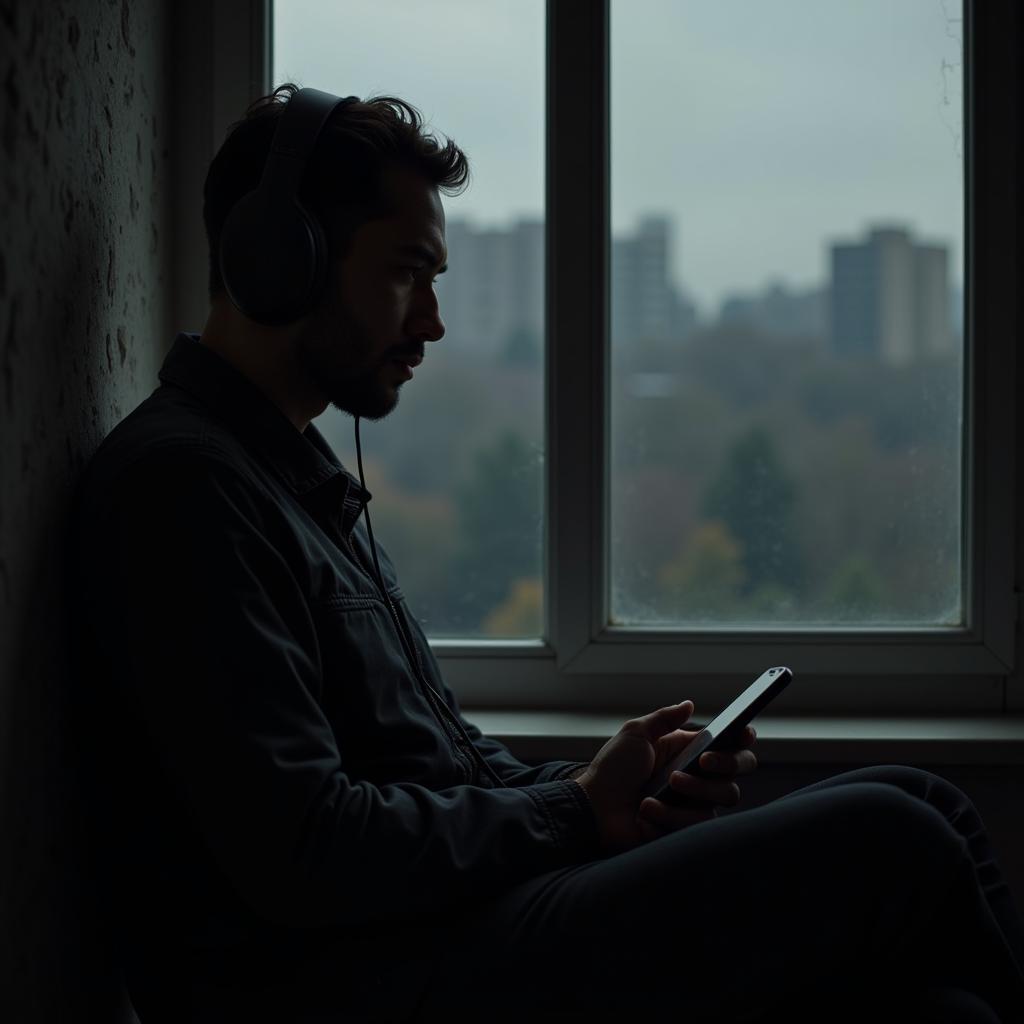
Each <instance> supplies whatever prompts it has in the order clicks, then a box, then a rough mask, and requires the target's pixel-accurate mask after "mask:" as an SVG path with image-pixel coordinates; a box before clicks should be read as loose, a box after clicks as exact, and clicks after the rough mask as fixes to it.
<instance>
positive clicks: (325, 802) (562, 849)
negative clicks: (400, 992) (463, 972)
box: [83, 449, 599, 926]
mask: <svg viewBox="0 0 1024 1024" xmlns="http://www.w3.org/2000/svg"><path fill="white" fill-rule="evenodd" d="M264 501H269V499H263V498H262V497H261V496H259V495H258V494H257V493H254V488H253V486H252V485H251V484H248V483H246V481H245V480H244V479H243V477H242V476H241V475H240V474H239V473H238V471H237V470H235V469H234V467H233V466H232V465H231V464H229V463H227V462H225V461H222V460H220V459H219V458H217V457H216V456H211V455H210V454H208V453H207V452H206V451H205V450H200V449H194V450H190V451H185V452H174V453H172V454H168V453H164V454H161V455H160V456H159V457H157V458H152V457H151V458H149V459H147V464H146V465H145V466H143V467H140V468H137V469H136V470H134V471H132V473H131V478H130V482H128V481H126V482H125V486H122V487H119V488H118V490H117V500H116V501H113V502H108V504H107V506H106V507H105V509H104V511H103V512H102V513H99V514H95V515H94V517H93V518H92V519H91V520H90V521H89V523H88V524H86V530H85V539H84V542H83V544H84V548H85V554H84V556H83V564H84V565H85V566H86V570H85V575H86V579H85V581H84V585H85V588H86V593H85V595H84V601H85V607H86V609H87V613H88V614H89V628H90V629H91V631H92V633H93V636H94V641H95V644H96V646H97V648H98V649H99V650H100V651H102V652H103V654H104V656H105V658H106V661H107V664H108V665H109V666H110V671H111V674H112V676H113V678H114V680H115V685H116V686H117V688H118V691H119V693H120V696H121V698H122V699H123V702H124V706H125V707H126V708H128V709H130V716H131V717H130V718H129V721H131V722H132V727H137V728H139V729H142V730H144V734H145V735H146V737H147V742H148V745H149V749H150V750H151V752H152V758H153V763H152V766H151V767H152V770H153V772H154V773H155V776H156V777H157V778H158V779H159V780H160V785H157V784H156V783H154V799H158V798H159V795H160V792H161V786H167V787H169V788H170V792H171V794H173V796H174V798H175V799H176V800H177V801H178V802H180V803H181V805H183V806H184V807H186V808H187V809H188V811H189V813H190V815H191V816H192V817H193V819H194V822H195V825H196V828H197V829H198V831H199V834H200V835H201V836H202V838H203V840H204V843H205V845H206V847H207V849H208V851H209V854H210V856H211V857H212V858H213V859H214V860H215V862H216V863H217V865H218V866H219V868H220V869H221V870H222V871H223V872H224V874H225V876H226V877H227V878H228V879H229V880H230V881H231V883H232V884H233V885H234V887H235V889H236V890H237V891H238V893H239V894H240V895H241V897H242V898H243V899H244V900H246V902H248V903H249V904H250V905H252V906H253V907H254V908H255V909H256V910H257V911H258V912H259V913H261V914H262V915H264V916H266V917H268V918H269V919H271V920H276V921H279V922H280V923H283V924H288V925H292V926H320V925H344V924H351V923H358V922H363V921H370V920H373V921H381V920H384V919H388V918H392V917H395V918H398V917H406V916H408V915H409V914H413V913H418V912H426V913H431V912H442V911H445V910H448V909H451V908H452V906H453V905H454V904H458V903H461V902H463V901H469V900H471V899H474V898H479V897H483V896H486V895H488V894H491V893H496V892H498V891H500V890H501V889H503V888H505V887H507V886H509V885H511V884H514V883H515V882H517V881H520V880H524V879H526V878H529V877H532V876H534V875H537V874H540V873H542V872H545V871H549V870H553V869H556V868H559V867H563V866H566V865H571V864H574V863H581V862H583V861H585V860H588V859H592V858H594V857H597V856H599V853H598V852H597V850H598V835H597V826H596V822H595V819H594V816H593V812H592V810H591V808H590V806H589V804H588V801H587V798H586V795H585V794H584V793H583V790H582V789H581V787H580V786H579V785H577V784H576V783H575V782H570V781H567V780H564V779H559V778H557V777H556V775H557V773H552V774H547V775H545V774H543V773H539V774H538V775H537V777H536V778H535V779H534V780H532V781H530V782H529V784H524V785H517V786H515V787H513V788H508V789H486V788H482V787H478V786H468V785H467V786H457V787H453V788H449V789H444V790H441V791H433V790H431V789H428V788H426V787H425V786H422V785H418V784H412V783H410V784H394V785H383V786H374V785H371V784H369V783H367V782H365V781H363V780H357V779H354V778H351V777H350V776H349V775H348V774H346V770H345V764H344V762H343V760H342V757H341V754H340V753H339V750H338V746H337V743H336V739H335V736H334V733H333V730H332V729H331V726H330V725H329V723H328V721H327V719H326V718H325V716H324V714H323V713H322V711H321V708H320V705H319V703H318V701H317V699H316V694H317V693H318V692H319V685H320V666H319V662H318V653H317V652H318V647H317V642H316V633H315V629H314V624H313V619H312V616H311V614H310V610H309V607H308V604H307V602H306V600H305V597H304V594H303V592H302V589H301V587H300V585H299V582H298V581H297V579H296V577H295V574H294V573H293V571H292V569H291V567H290V566H289V564H288V562H287V560H286V558H285V557H284V555H283V554H282V551H281V550H280V547H281V545H280V544H275V543H274V542H273V540H272V539H271V537H270V536H269V535H268V525H267V524H268V517H269V516H270V510H268V508H267V506H266V505H265V504H263V502H264ZM506 754H507V752H506ZM493 756H496V757H499V758H500V757H501V754H500V752H498V751H496V752H495V753H494V755H493ZM508 756H509V757H511V755H508ZM513 767H514V766H513ZM147 770H148V769H147ZM154 813H159V808H156V809H155V810H154Z"/></svg>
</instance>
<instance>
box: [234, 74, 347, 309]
mask: <svg viewBox="0 0 1024 1024" xmlns="http://www.w3.org/2000/svg"><path fill="white" fill-rule="evenodd" d="M358 99H359V97H358V96H346V97H345V98H342V97H340V96H334V95H332V94H331V93H328V92H321V91H320V90H319V89H299V90H298V91H297V92H296V93H294V94H293V95H292V97H291V99H290V100H289V101H288V102H287V103H286V104H285V107H284V113H282V114H281V115H280V117H279V119H278V123H277V128H276V130H275V131H274V139H273V142H272V143H271V146H270V152H269V154H267V162H266V165H265V166H264V168H263V177H262V178H261V180H260V183H259V185H258V186H257V187H256V188H255V189H253V190H252V191H251V192H248V193H247V194H246V195H244V196H242V198H241V199H239V200H238V202H236V203H235V205H234V206H233V207H232V208H231V210H230V212H229V213H228V215H227V218H226V219H225V221H224V227H223V229H222V230H221V235H220V250H219V263H220V273H221V277H222V278H223V279H224V287H225V289H226V290H227V293H228V295H229V297H230V298H231V301H232V302H233V303H234V304H235V306H237V307H238V309H239V310H240V311H241V312H242V313H244V314H245V316H247V317H248V318H249V319H250V320H255V321H256V322H257V323H261V324H267V325H268V326H278V325H281V324H289V323H292V322H294V321H295V320H298V319H299V318H300V317H302V316H304V315H305V314H306V313H308V312H309V310H310V309H312V308H313V306H314V305H316V302H317V300H318V299H319V298H320V296H321V295H322V294H323V290H324V286H325V285H326V283H327V263H328V251H327V234H326V232H325V231H324V228H323V225H322V224H321V223H320V221H319V220H317V218H316V217H315V216H313V214H312V213H310V211H309V210H308V209H307V208H306V207H305V206H304V205H303V204H302V202H301V201H300V200H299V196H298V192H299V185H300V184H301V183H302V177H303V174H304V173H305V171H306V166H307V164H308V163H309V158H310V154H311V153H312V152H313V146H314V145H315V143H316V140H317V138H318V137H319V135H320V132H321V130H322V129H323V127H324V125H325V124H326V122H327V119H328V118H329V117H330V116H331V113H332V112H333V111H334V109H335V108H336V107H337V106H338V105H339V104H341V103H346V102H348V101H350V100H356V101H358Z"/></svg>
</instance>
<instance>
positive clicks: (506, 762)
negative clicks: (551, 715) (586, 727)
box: [444, 684, 590, 786]
mask: <svg viewBox="0 0 1024 1024" xmlns="http://www.w3.org/2000/svg"><path fill="white" fill-rule="evenodd" d="M444 698H445V700H446V701H447V702H448V706H449V707H450V708H451V709H452V710H453V711H454V712H455V713H456V714H457V715H458V716H459V720H460V721H461V722H462V725H463V727H464V728H465V730H466V732H467V733H469V736H470V738H471V739H472V740H473V745H474V746H475V747H476V748H477V750H479V751H480V753H481V754H483V756H484V760H485V761H487V763H488V764H489V765H490V766H491V767H492V768H493V769H494V771H495V773H496V774H497V775H498V777H499V778H500V779H501V780H502V782H504V783H505V785H506V786H532V785H535V784H536V783H538V782H550V781H552V780H553V779H569V778H572V777H573V775H575V774H576V772H578V771H579V770H580V769H582V768H586V767H587V765H588V764H589V763H590V762H589V761H546V762H544V763H543V764H538V765H533V766H530V765H525V764H523V763H522V761H519V760H518V759H517V758H516V757H515V755H514V754H513V753H512V751H511V750H509V749H508V747H506V746H505V744H504V743H502V742H501V741H500V740H496V739H494V738H493V737H491V736H485V735H484V734H483V733H482V732H481V731H480V729H479V728H478V727H477V726H475V725H473V724H472V723H471V722H469V721H467V720H466V718H465V716H464V715H463V714H462V709H461V708H460V707H459V702H458V698H456V696H455V694H454V693H453V692H452V690H451V689H450V688H449V687H448V685H447V684H445V687H444Z"/></svg>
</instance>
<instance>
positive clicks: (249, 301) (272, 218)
mask: <svg viewBox="0 0 1024 1024" xmlns="http://www.w3.org/2000/svg"><path fill="white" fill-rule="evenodd" d="M220 272H221V277H222V278H223V279H224V287H225V289H226V291H227V293H228V295H229V296H230V298H231V301H232V302H233V303H234V304H235V305H236V306H237V307H238V309H239V310H240V311H241V312H242V313H244V314H245V316H247V317H248V318H249V319H250V320H255V321H256V322H257V323H261V324H267V325H268V326H279V325H282V324H288V323H293V322H294V321H295V320H298V319H300V318H301V317H303V316H305V315H306V314H307V313H308V312H309V311H310V310H311V309H312V308H313V306H314V305H315V304H316V303H317V301H318V300H319V298H320V296H321V294H322V293H323V288H324V285H325V284H326V280H327V239H326V236H325V233H324V230H323V227H322V226H321V224H320V223H319V221H318V220H317V219H316V218H315V217H313V216H312V215H311V214H310V213H309V212H308V211H307V210H306V208H305V207H304V206H303V205H302V204H301V203H300V202H298V201H297V200H295V199H292V200H291V201H289V202H287V203H283V204H282V203H281V202H277V203H272V202H268V200H267V196H266V193H265V192H263V191H262V190H261V189H256V190H254V191H252V192H250V193H249V194H248V195H246V196H243V197H242V198H241V199H240V200H239V201H238V202H237V203H236V204H235V206H234V207H233V208H232V210H231V212H230V213H229V214H228V216H227V219H226V220H225V222H224V227H223V229H222V231H221V237H220Z"/></svg>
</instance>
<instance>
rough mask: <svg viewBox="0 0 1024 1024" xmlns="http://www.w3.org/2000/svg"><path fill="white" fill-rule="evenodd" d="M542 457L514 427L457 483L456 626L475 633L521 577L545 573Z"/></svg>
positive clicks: (451, 601)
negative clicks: (542, 570)
mask: <svg viewBox="0 0 1024 1024" xmlns="http://www.w3.org/2000/svg"><path fill="white" fill-rule="evenodd" d="M542 469H543V461H542V457H541V453H540V452H539V450H538V449H536V448H534V447H532V446H530V445H529V444H527V442H526V441H525V440H523V438H522V437H521V436H520V435H519V434H517V433H513V432H512V431H506V432H504V433H502V434H500V435H499V436H498V437H497V439H496V440H495V441H494V442H493V444H491V445H489V446H488V447H486V448H483V449H481V450H480V451H478V452H477V454H476V457H475V459H474V466H473V471H472V474H471V476H470V477H469V479H468V480H465V481H464V482H463V483H462V484H461V485H460V486H459V488H458V498H457V501H456V509H457V514H458V519H459V531H458V540H457V545H458V546H457V549H456V553H455V557H454V560H453V565H452V571H451V575H450V580H449V583H450V587H451V593H450V598H449V600H448V602H447V607H448V608H449V609H451V610H452V613H453V614H454V616H455V619H456V622H455V623H454V625H455V626H456V628H457V629H462V630H463V631H467V630H468V631H471V632H477V631H478V630H480V629H481V627H482V624H483V622H484V621H485V620H486V619H487V617H488V616H489V615H490V614H491V613H492V612H493V611H494V609H495V608H496V607H497V606H498V605H499V604H500V603H502V602H503V601H504V600H505V598H506V595H508V594H509V592H510V590H511V589H512V586H513V583H514V582H515V581H516V580H520V579H529V578H538V579H539V578H540V576H541V542H542V536H541V525H542V517H543V506H542V493H543V491H542V484H543V481H542Z"/></svg>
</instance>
